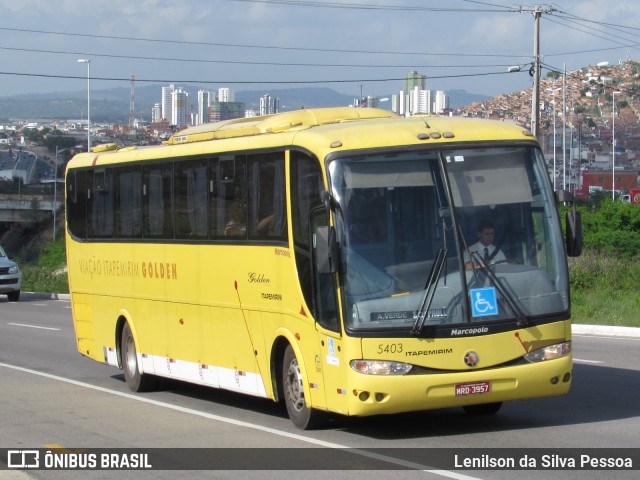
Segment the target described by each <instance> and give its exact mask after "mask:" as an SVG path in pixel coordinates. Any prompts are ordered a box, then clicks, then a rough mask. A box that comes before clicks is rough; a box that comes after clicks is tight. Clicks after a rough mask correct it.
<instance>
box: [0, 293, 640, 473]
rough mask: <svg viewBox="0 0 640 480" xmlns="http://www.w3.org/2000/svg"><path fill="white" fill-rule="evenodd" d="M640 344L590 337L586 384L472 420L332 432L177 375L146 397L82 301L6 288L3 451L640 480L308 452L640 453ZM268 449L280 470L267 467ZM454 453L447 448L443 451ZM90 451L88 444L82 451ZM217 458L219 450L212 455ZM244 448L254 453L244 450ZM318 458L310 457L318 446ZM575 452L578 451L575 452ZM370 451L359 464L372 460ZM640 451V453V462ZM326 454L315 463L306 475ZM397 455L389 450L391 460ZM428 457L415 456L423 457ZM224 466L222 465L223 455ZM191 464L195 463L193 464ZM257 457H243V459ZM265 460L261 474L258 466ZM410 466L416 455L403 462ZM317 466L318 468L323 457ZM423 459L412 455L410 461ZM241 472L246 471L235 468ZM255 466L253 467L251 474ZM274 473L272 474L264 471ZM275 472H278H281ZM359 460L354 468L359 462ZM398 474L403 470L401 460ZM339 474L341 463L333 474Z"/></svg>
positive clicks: (2, 311) (406, 417)
mask: <svg viewBox="0 0 640 480" xmlns="http://www.w3.org/2000/svg"><path fill="white" fill-rule="evenodd" d="M638 348H640V338H625V337H615V338H614V337H604V336H593V335H576V336H575V337H574V358H575V365H574V383H573V387H572V390H571V392H570V393H569V395H567V396H564V397H560V398H547V399H535V400H527V401H517V402H511V403H508V404H505V405H504V406H503V408H502V410H501V411H500V412H499V413H498V414H497V415H495V416H490V417H470V416H468V415H466V414H465V413H464V412H462V410H459V409H447V410H441V411H430V412H420V413H413V414H403V415H394V416H380V417H371V418H338V419H335V420H334V421H333V422H332V423H330V424H329V425H328V426H327V427H326V428H324V429H321V430H316V431H311V432H303V431H300V430H297V429H296V428H295V427H294V426H293V425H292V424H291V422H290V421H289V419H288V418H287V415H286V411H285V409H284V407H283V406H280V405H276V404H273V403H272V402H271V401H268V400H263V399H255V398H251V397H246V396H241V395H237V394H232V393H229V392H225V391H219V390H212V389H205V388H200V387H195V386H190V385H186V384H181V383H171V384H169V385H168V386H167V388H166V389H165V390H163V391H158V392H152V393H145V394H133V393H131V392H130V391H129V390H128V388H127V386H126V384H125V383H124V378H123V375H122V373H121V372H120V371H119V370H117V369H115V368H113V367H108V366H104V365H101V364H98V363H96V362H93V361H92V360H89V359H86V358H84V357H82V356H81V355H80V354H79V353H77V351H76V346H75V339H74V332H73V325H72V322H71V309H70V303H69V302H68V301H64V300H42V299H37V298H36V299H30V298H26V299H25V300H24V301H20V302H17V303H9V302H7V301H6V297H3V296H0V392H1V397H0V398H1V401H0V416H1V418H2V420H1V423H0V449H1V448H7V449H29V448H53V447H54V446H56V447H63V448H67V449H101V448H128V449H144V448H161V449H167V450H162V451H161V452H163V454H170V455H174V457H175V458H177V459H180V456H181V455H183V456H184V451H179V450H177V449H184V448H206V449H210V448H218V449H220V448H228V449H230V450H226V451H225V450H222V452H224V453H223V454H222V455H221V454H219V453H218V457H216V456H215V454H212V455H213V456H212V457H211V458H214V460H215V459H216V458H217V459H218V461H220V462H221V463H223V464H225V465H227V464H226V463H224V461H226V460H229V459H230V458H231V459H232V458H233V454H234V453H236V454H237V452H238V451H239V450H238V449H241V448H242V449H251V450H245V451H244V452H248V453H247V454H246V455H244V456H242V457H240V460H236V463H235V464H234V463H233V460H232V461H231V465H232V466H233V465H237V467H235V468H237V470H242V471H241V472H238V471H231V470H218V469H212V470H207V471H201V470H185V471H181V472H180V474H179V476H180V477H183V478H238V476H239V475H240V476H242V477H243V478H260V479H265V478H281V477H283V476H291V475H296V476H303V477H304V478H311V479H315V478H317V479H323V480H325V479H327V480H328V479H331V480H334V479H336V478H349V479H350V480H351V479H360V478H363V479H364V478H366V479H372V478H376V479H377V478H385V479H386V478H388V477H389V476H393V477H394V479H395V478H398V479H404V478H426V479H442V478H457V479H461V480H462V479H487V480H489V479H510V478H515V477H516V476H517V477H518V478H526V479H538V478H540V479H551V478H553V479H557V478H562V479H565V478H566V479H584V478H587V479H589V478H607V479H615V478H638V476H639V475H640V474H639V470H638V468H639V466H638V465H635V470H634V471H624V470H608V471H603V470H600V471H586V470H578V469H572V468H569V469H567V470H561V471H551V470H525V471H508V470H507V471H505V470H495V469H493V470H464V471H461V470H445V471H435V470H434V469H433V468H430V467H428V466H427V467H425V470H427V471H411V470H409V471H407V470H402V467H403V466H406V462H405V461H404V460H397V459H398V458H400V456H399V455H396V454H397V451H394V450H389V451H388V452H389V455H388V458H389V459H391V463H394V462H395V465H397V466H398V467H399V468H398V469H397V470H386V471H385V470H380V471H378V470H376V471H367V470H354V471H342V470H341V471H336V470H337V469H340V466H341V465H344V464H341V463H335V461H334V460H335V458H334V457H333V456H331V455H325V454H324V453H323V452H326V450H317V451H314V454H313V455H309V454H308V453H307V454H306V455H304V454H301V453H300V451H299V450H297V449H300V448H305V449H309V448H316V449H326V448H327V447H329V448H331V447H334V448H335V447H348V448H352V449H377V448H385V449H402V451H410V450H407V449H422V450H424V451H425V452H429V454H430V455H433V452H451V451H455V452H460V453H461V454H462V453H464V452H467V450H464V449H480V450H478V451H484V450H483V449H506V448H516V449H520V451H522V452H526V451H529V449H532V448H533V449H535V448H545V449H558V452H561V453H562V452H566V450H560V449H567V448H570V449H573V450H572V451H575V452H578V453H581V452H592V451H590V450H588V449H590V448H603V447H607V448H629V447H631V448H634V449H635V453H636V455H637V454H638V450H640V435H638V432H639V431H640V417H639V413H640V407H638V405H637V400H636V399H637V398H639V397H640V365H639V364H638V362H637V359H638V353H637V351H638ZM265 448H270V449H274V450H265V452H268V455H269V456H270V458H271V460H272V464H271V467H265V466H264V464H263V463H261V462H258V461H259V459H258V458H257V457H256V454H255V452H256V451H257V450H255V449H265ZM435 449H443V450H435ZM73 451H79V450H73ZM208 452H209V453H210V454H211V451H210V450H209V451H208ZM239 452H241V455H242V451H241V450H240V451H239ZM359 452H360V450H358V451H351V452H350V453H353V455H355V457H354V458H356V460H355V462H356V463H357V462H358V461H362V462H363V463H366V462H368V461H370V458H368V457H367V455H368V453H367V451H364V450H363V451H362V453H359ZM305 453H306V452H305ZM562 455H564V453H562ZM358 458H359V460H358ZM636 458H637V457H636ZM310 459H315V460H316V461H315V463H314V465H313V467H305V468H313V469H310V470H306V469H305V470H302V471H293V470H291V469H292V468H295V466H296V465H300V463H299V462H309V461H310ZM386 459H387V457H385V461H386ZM414 459H415V458H414V457H411V458H410V460H411V462H413V460H414ZM209 460H210V459H209ZM182 461H183V464H188V459H186V458H182ZM245 461H246V462H247V463H242V462H245ZM252 461H253V462H258V464H257V465H256V467H255V468H257V470H252V469H250V468H251V467H252V464H251V462H252ZM403 462H404V463H403ZM312 463H313V462H312ZM412 465H414V463H411V464H410V466H412ZM225 468H232V467H225ZM245 468H247V469H245ZM264 468H267V470H266V471H262V469H264ZM269 468H272V469H273V468H275V469H278V470H270V469H269ZM347 468H349V467H347ZM392 468H393V467H392ZM332 469H333V471H329V470H332ZM176 476H178V472H176V471H158V470H154V471H147V472H144V471H135V472H133V471H128V472H122V471H82V472H81V471H75V472H74V471H70V470H65V471H46V470H33V471H17V470H1V469H0V479H4V478H11V479H14V478H15V479H25V478H35V479H57V478H60V479H63V478H64V479H67V478H83V479H84V478H175V477H176Z"/></svg>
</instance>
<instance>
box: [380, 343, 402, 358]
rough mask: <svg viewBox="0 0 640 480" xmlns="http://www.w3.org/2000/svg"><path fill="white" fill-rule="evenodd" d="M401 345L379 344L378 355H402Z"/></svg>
mask: <svg viewBox="0 0 640 480" xmlns="http://www.w3.org/2000/svg"><path fill="white" fill-rule="evenodd" d="M402 352H403V349H402V344H401V343H387V344H384V343H381V344H379V345H378V354H379V355H380V354H383V353H402Z"/></svg>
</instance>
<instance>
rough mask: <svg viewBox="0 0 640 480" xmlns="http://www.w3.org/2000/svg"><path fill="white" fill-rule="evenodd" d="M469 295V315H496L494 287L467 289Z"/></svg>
mask: <svg viewBox="0 0 640 480" xmlns="http://www.w3.org/2000/svg"><path fill="white" fill-rule="evenodd" d="M469 295H470V296H471V315H472V316H474V317H488V316H490V315H498V301H497V299H496V289H495V287H486V288H474V289H472V290H470V291H469Z"/></svg>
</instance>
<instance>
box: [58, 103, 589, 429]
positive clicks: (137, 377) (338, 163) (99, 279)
mask: <svg viewBox="0 0 640 480" xmlns="http://www.w3.org/2000/svg"><path fill="white" fill-rule="evenodd" d="M561 193H562V198H556V197H558V196H559V195H556V196H554V192H553V191H552V189H551V187H550V183H549V175H548V173H547V168H546V165H545V162H544V158H543V155H542V153H541V150H540V148H539V145H538V143H537V142H536V140H535V138H534V137H533V136H532V135H531V133H530V132H527V131H525V130H524V129H523V128H521V127H518V126H516V125H512V124H508V123H503V122H493V121H487V120H471V119H458V118H447V117H436V116H416V117H411V118H401V117H398V116H396V115H395V114H393V113H390V112H387V111H384V110H378V109H353V108H329V109H309V110H300V111H293V112H287V113H281V114H276V115H269V116H263V117H254V118H244V119H236V120H230V121H223V122H218V123H212V124H207V125H202V126H197V127H192V128H189V129H186V130H184V131H181V132H179V133H177V134H176V135H174V136H173V137H171V138H170V139H169V140H168V141H166V142H165V143H164V144H163V145H157V146H148V147H136V146H131V147H125V148H118V147H117V146H116V145H114V144H105V145H99V146H96V147H94V148H93V149H92V150H91V152H88V153H82V154H79V155H77V156H75V157H74V158H73V159H72V160H71V161H70V162H69V164H68V166H67V169H66V233H67V260H68V267H69V286H70V292H71V302H72V306H73V320H74V325H75V332H76V337H77V345H78V350H79V351H80V353H82V354H83V355H85V356H87V357H90V358H92V359H94V360H97V361H99V362H103V363H106V364H109V365H113V366H115V367H119V368H121V369H123V370H124V377H125V379H126V382H127V383H128V385H129V387H130V388H131V389H132V390H134V391H142V390H148V389H151V388H154V387H157V386H158V383H159V382H158V380H161V379H162V378H172V379H178V380H181V381H186V382H193V383H196V384H200V385H206V386H210V387H215V388H221V389H226V390H231V391H234V392H239V393H244V394H248V395H254V396H258V397H264V398H268V399H271V400H274V401H281V400H283V401H284V403H285V404H286V408H287V411H288V413H289V416H290V418H291V420H292V421H293V423H294V424H295V425H296V426H297V427H299V428H312V427H314V426H317V425H318V424H319V423H320V422H322V421H323V420H324V419H325V418H326V417H327V414H328V413H332V414H342V415H355V416H367V415H374V414H393V413H398V412H408V411H419V410H427V409H436V408H443V407H453V406H460V407H463V408H464V409H465V410H467V411H468V412H470V413H494V412H496V411H497V410H498V409H499V407H500V405H501V404H502V402H504V401H507V400H514V399H526V398H532V397H542V396H551V395H561V394H564V393H566V392H567V391H568V390H569V387H570V383H571V372H572V354H571V326H570V321H569V318H570V301H569V300H570V299H569V281H568V274H567V260H566V256H567V253H568V254H569V255H576V254H579V250H580V245H581V240H580V222H579V217H578V216H577V215H576V214H575V209H573V210H572V209H571V208H569V210H568V211H569V213H568V214H567V215H568V221H567V239H566V241H565V240H563V234H562V229H561V221H560V218H559V214H558V209H557V203H556V202H557V201H563V202H570V201H571V200H572V199H571V197H570V195H568V194H566V195H565V193H566V192H561ZM482 222H484V223H482ZM481 223H482V225H485V226H486V225H487V224H489V226H490V229H492V230H493V231H492V232H491V233H493V237H492V239H493V244H492V247H493V249H495V250H496V251H499V252H500V254H497V255H496V254H494V256H493V258H485V257H484V256H483V255H482V252H477V251H475V250H474V249H473V245H474V244H475V243H476V242H477V241H478V238H479V236H480V233H479V227H478V225H479V224H481ZM483 228H484V227H483ZM567 248H568V250H567Z"/></svg>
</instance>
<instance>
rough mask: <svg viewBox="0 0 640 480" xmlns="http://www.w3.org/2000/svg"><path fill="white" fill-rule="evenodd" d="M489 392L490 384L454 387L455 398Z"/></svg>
mask: <svg viewBox="0 0 640 480" xmlns="http://www.w3.org/2000/svg"><path fill="white" fill-rule="evenodd" d="M490 391H491V382H477V383H460V384H458V385H456V397H464V396H466V395H482V394H483V393H489V392H490Z"/></svg>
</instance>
